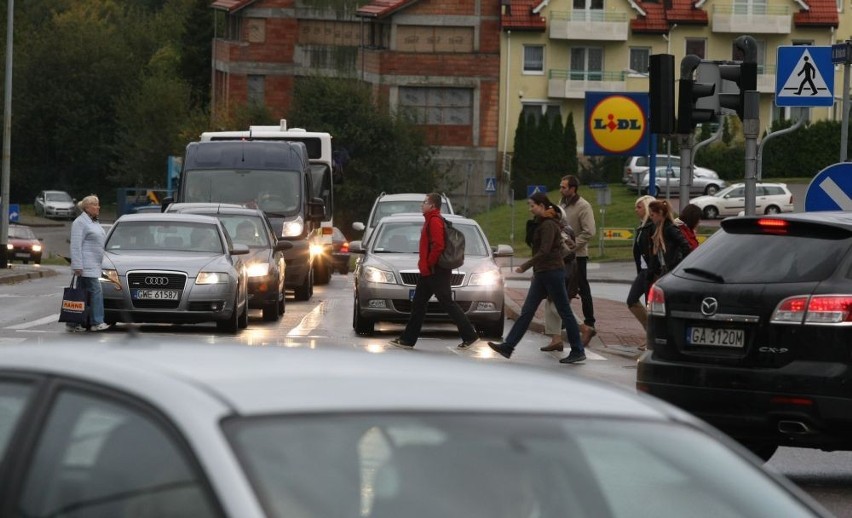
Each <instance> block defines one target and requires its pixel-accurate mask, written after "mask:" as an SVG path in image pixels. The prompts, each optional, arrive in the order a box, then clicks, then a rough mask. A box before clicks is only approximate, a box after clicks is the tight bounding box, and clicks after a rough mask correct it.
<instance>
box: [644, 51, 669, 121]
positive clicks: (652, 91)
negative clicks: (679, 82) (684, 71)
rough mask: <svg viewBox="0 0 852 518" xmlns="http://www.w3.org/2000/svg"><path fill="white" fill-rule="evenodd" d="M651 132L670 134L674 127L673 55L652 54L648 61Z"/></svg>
mask: <svg viewBox="0 0 852 518" xmlns="http://www.w3.org/2000/svg"><path fill="white" fill-rule="evenodd" d="M648 76H649V77H648V97H649V100H650V109H651V113H650V119H651V133H656V134H658V135H671V134H672V133H674V129H675V111H674V110H675V105H674V79H675V78H674V56H672V55H671V54H654V55H652V56H651V57H650V59H649V61H648Z"/></svg>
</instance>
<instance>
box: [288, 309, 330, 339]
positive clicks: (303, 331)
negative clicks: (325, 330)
mask: <svg viewBox="0 0 852 518" xmlns="http://www.w3.org/2000/svg"><path fill="white" fill-rule="evenodd" d="M332 302H334V301H333V300H324V301H322V302H320V303H319V305H317V307H315V308H314V309H312V310H311V312H310V313H308V314H307V315H305V316H304V317H302V320H301V321H300V322H299V325H297V326H296V327H294V328H293V329H291V330H290V332H288V333H287V336H308V335H309V334H310V333H311V331H313V330H314V329H316V328H317V326H319V325H320V322H322V317H323V316H325V314H326V313H328V312H329V311H331V308H332V306H333V305H334V304H332Z"/></svg>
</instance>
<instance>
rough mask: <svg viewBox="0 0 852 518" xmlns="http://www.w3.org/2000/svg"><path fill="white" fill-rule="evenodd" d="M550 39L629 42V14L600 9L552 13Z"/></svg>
mask: <svg viewBox="0 0 852 518" xmlns="http://www.w3.org/2000/svg"><path fill="white" fill-rule="evenodd" d="M548 25H549V26H550V39H552V40H586V41H627V37H628V36H629V32H630V31H629V18H628V16H627V13H619V12H611V11H602V10H599V9H574V10H573V11H554V12H552V13H550V23H549V24H548Z"/></svg>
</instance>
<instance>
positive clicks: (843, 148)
mask: <svg viewBox="0 0 852 518" xmlns="http://www.w3.org/2000/svg"><path fill="white" fill-rule="evenodd" d="M846 43H847V47H848V44H849V40H846ZM841 110H843V117H842V118H841V120H842V121H843V122H842V123H841V124H842V125H841V126H840V161H841V162H845V161H846V157H847V156H848V155H847V149H848V146H849V61H848V59H847V61H846V62H845V63H844V64H843V104H842V105H841Z"/></svg>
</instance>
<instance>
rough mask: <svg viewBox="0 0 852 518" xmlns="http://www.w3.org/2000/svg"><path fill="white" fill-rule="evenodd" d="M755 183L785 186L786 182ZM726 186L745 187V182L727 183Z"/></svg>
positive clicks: (758, 183)
mask: <svg viewBox="0 0 852 518" xmlns="http://www.w3.org/2000/svg"><path fill="white" fill-rule="evenodd" d="M755 185H771V186H776V187H787V184H786V183H780V182H757V183H756V184H755ZM728 187H745V183H744V182H737V183H732V184H730V185H728Z"/></svg>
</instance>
